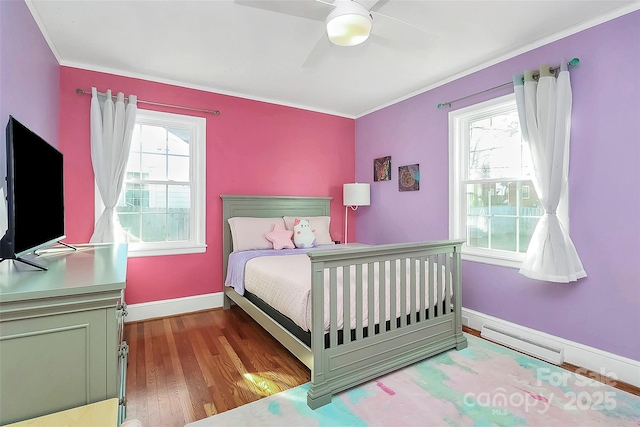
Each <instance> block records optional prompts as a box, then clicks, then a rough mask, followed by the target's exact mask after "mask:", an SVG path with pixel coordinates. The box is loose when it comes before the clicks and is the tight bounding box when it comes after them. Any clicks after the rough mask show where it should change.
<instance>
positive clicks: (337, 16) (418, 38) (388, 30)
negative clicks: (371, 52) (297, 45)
mask: <svg viewBox="0 0 640 427" xmlns="http://www.w3.org/2000/svg"><path fill="white" fill-rule="evenodd" d="M388 2H389V0H357V1H356V0H295V1H291V0H289V1H282V0H235V3H237V4H240V5H244V6H250V7H255V8H258V9H263V10H268V11H271V12H277V13H284V14H287V15H293V16H298V17H301V18H307V19H313V20H316V21H324V22H325V28H326V32H325V34H323V35H322V37H321V38H320V39H319V40H318V42H317V43H316V45H315V46H314V48H313V49H312V50H311V52H310V53H309V55H308V56H307V58H306V59H305V61H304V63H303V64H302V66H303V67H311V66H314V65H316V64H317V63H318V62H320V60H321V59H322V58H323V57H324V56H325V55H326V54H327V53H328V52H329V50H330V49H334V48H336V47H337V46H338V47H349V46H357V45H359V44H362V43H364V42H365V41H369V42H372V43H376V44H379V45H382V46H386V47H389V48H392V49H396V50H400V51H404V52H410V53H424V51H425V50H427V49H429V48H430V47H431V46H432V45H433V42H434V40H435V38H436V37H435V36H434V35H432V34H429V33H427V32H425V31H423V30H422V29H420V28H417V27H415V26H413V25H411V24H409V23H407V22H405V21H402V20H400V19H397V18H394V17H391V16H389V15H385V14H382V13H380V12H378V11H379V10H380V9H381V8H382V7H383V6H384V5H385V4H387V3H388Z"/></svg>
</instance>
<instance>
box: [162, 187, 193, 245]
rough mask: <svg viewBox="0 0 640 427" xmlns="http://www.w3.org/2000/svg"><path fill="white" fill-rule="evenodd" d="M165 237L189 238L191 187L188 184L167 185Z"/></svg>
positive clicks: (171, 238)
mask: <svg viewBox="0 0 640 427" xmlns="http://www.w3.org/2000/svg"><path fill="white" fill-rule="evenodd" d="M168 194H169V197H168V201H169V203H168V204H169V206H168V218H167V228H168V230H167V239H168V240H171V241H176V240H189V225H190V222H189V221H190V215H191V210H190V207H191V188H190V187H189V186H188V185H170V186H169V193H168Z"/></svg>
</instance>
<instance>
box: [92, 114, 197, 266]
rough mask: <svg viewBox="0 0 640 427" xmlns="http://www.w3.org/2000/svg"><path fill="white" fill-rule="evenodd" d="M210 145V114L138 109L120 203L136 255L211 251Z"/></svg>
mask: <svg viewBox="0 0 640 427" xmlns="http://www.w3.org/2000/svg"><path fill="white" fill-rule="evenodd" d="M205 150H206V122H205V119H204V118H200V117H191V116H183V115H179V114H169V113H161V112H156V111H147V110H138V113H137V117H136V125H135V127H134V130H133V136H132V140H131V150H130V152H129V161H128V163H127V169H126V175H125V180H124V185H123V188H122V193H121V194H120V199H119V200H118V204H117V206H116V211H117V214H118V218H119V220H120V225H121V226H122V228H123V229H124V230H125V234H126V239H127V241H128V242H129V254H130V256H147V255H170V254H184V253H195V252H204V251H205V248H206V245H205V153H206V151H205ZM98 200H99V197H98ZM100 211H101V209H98V210H97V212H100Z"/></svg>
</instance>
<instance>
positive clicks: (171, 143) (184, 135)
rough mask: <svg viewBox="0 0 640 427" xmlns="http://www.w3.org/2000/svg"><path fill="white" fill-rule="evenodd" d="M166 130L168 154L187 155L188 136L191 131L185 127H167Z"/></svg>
mask: <svg viewBox="0 0 640 427" xmlns="http://www.w3.org/2000/svg"><path fill="white" fill-rule="evenodd" d="M167 131H168V141H167V145H168V151H167V153H168V154H181V155H184V156H188V155H189V138H190V137H191V132H189V131H188V130H185V129H172V128H167Z"/></svg>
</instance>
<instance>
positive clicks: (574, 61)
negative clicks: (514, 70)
mask: <svg viewBox="0 0 640 427" xmlns="http://www.w3.org/2000/svg"><path fill="white" fill-rule="evenodd" d="M578 64H580V59H578V58H573V59H572V60H571V61H569V62H567V65H568V66H569V67H577V66H578ZM559 69H560V66H557V67H549V72H550V73H552V74H553V73H555V72H556V71H558V70H559ZM539 76H540V73H539V72H535V73H533V78H534V79H536V80H537V79H538V77H539ZM509 85H513V81H510V82H507V83H503V84H501V85H498V86H494V87H492V88H489V89H485V90H483V91H480V92H476V93H472V94H471V95H467V96H463V97H462V98H458V99H454V100H453V101H449V102H443V103H441V104H438V108H443V107H451V104H453V103H454V102H458V101H462V100H463V99H467V98H471V97H472V96H476V95H480V94H481V93H485V92H490V91H492V90H496V89H499V88H501V87H505V86H509Z"/></svg>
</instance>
